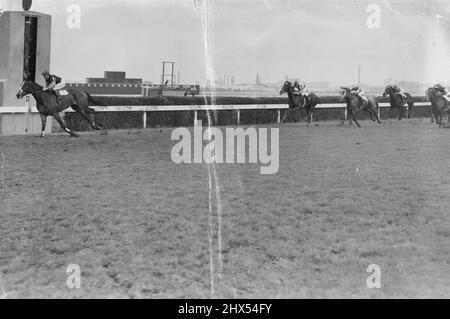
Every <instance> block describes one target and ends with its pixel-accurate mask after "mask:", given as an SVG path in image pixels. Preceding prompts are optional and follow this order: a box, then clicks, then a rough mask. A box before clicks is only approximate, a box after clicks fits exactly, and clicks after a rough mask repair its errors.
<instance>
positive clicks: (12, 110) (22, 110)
mask: <svg viewBox="0 0 450 319" xmlns="http://www.w3.org/2000/svg"><path fill="white" fill-rule="evenodd" d="M379 105H380V108H381V107H390V104H389V103H380V104H379ZM414 105H415V106H429V105H430V103H429V102H415V103H414ZM92 108H94V109H95V111H97V112H142V119H143V127H144V128H146V127H147V112H164V111H166V112H168V111H193V112H194V125H196V124H197V112H198V111H207V110H236V111H237V123H238V124H239V122H240V111H241V110H278V123H280V120H281V110H286V109H288V105H287V104H232V105H138V106H136V105H131V106H126V105H122V106H107V107H99V106H92ZM316 108H317V109H321V108H343V109H344V116H345V119H347V108H346V104H345V103H330V104H320V105H318V106H316ZM64 112H74V111H73V110H72V109H67V110H65V111H64ZM379 112H380V111H379ZM2 113H3V114H25V115H27V114H30V113H39V112H38V110H37V109H36V107H29V106H3V107H0V114H2ZM378 115H379V114H378Z"/></svg>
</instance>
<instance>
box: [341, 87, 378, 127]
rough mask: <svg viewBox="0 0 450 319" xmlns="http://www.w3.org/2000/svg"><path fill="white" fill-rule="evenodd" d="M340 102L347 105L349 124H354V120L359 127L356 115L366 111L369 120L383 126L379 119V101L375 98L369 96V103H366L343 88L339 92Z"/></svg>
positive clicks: (346, 88)
mask: <svg viewBox="0 0 450 319" xmlns="http://www.w3.org/2000/svg"><path fill="white" fill-rule="evenodd" d="M339 94H340V96H341V97H340V99H339V100H340V101H341V102H346V103H347V116H348V121H349V124H350V125H351V124H352V120H353V121H354V122H355V123H356V125H358V127H361V125H359V123H358V121H357V120H356V116H355V113H356V112H357V111H359V110H362V111H366V112H368V113H369V118H370V119H371V120H372V121H374V122H375V120H376V121H377V122H378V123H379V124H381V121H380V119H379V118H378V109H379V105H378V102H377V100H376V99H375V98H374V97H373V96H368V97H367V98H368V100H369V103H367V102H364V101H363V100H362V99H361V98H360V97H359V96H356V95H354V94H352V93H351V91H350V89H349V88H348V87H343V86H341V90H340V91H339Z"/></svg>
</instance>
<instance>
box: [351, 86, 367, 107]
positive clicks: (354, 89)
mask: <svg viewBox="0 0 450 319" xmlns="http://www.w3.org/2000/svg"><path fill="white" fill-rule="evenodd" d="M350 93H351V94H353V95H356V96H357V97H359V98H361V99H362V100H363V101H364V102H366V103H369V99H368V98H367V96H366V92H364V91H363V90H361V89H360V88H359V86H358V85H356V86H354V87H352V89H351V90H350Z"/></svg>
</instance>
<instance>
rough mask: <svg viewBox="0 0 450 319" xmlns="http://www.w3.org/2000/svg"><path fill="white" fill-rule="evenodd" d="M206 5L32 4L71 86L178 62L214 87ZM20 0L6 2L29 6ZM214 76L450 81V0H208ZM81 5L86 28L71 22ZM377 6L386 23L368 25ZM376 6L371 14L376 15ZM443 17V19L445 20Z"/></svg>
mask: <svg viewBox="0 0 450 319" xmlns="http://www.w3.org/2000/svg"><path fill="white" fill-rule="evenodd" d="M205 1H206V0H58V1H54V0H34V1H33V6H32V10H34V11H39V12H43V13H47V14H51V15H52V17H53V18H52V19H53V20H52V50H51V54H52V56H51V72H52V73H56V74H60V75H62V76H63V77H64V78H65V79H66V80H67V81H83V80H84V79H85V78H86V77H98V76H103V71H105V70H117V71H119V70H120V71H126V72H127V76H128V77H133V78H135V77H138V78H143V79H144V80H148V81H153V82H159V76H160V74H161V66H162V65H161V62H162V61H174V62H175V63H176V64H175V70H176V74H178V72H179V73H180V80H181V82H182V83H192V84H194V83H196V82H199V83H201V84H203V83H205V82H206V77H207V72H206V59H205V47H204V45H205V41H204V30H205V29H204V26H202V8H203V7H202V5H203V4H204V2H205ZM21 2H22V1H21V0H0V9H1V10H21ZM207 3H208V5H209V7H208V8H209V11H208V12H209V16H208V19H209V24H208V26H209V28H208V31H209V32H210V37H209V39H210V40H211V61H212V67H213V71H214V73H215V74H216V77H219V76H224V75H228V76H234V78H235V80H236V82H238V83H242V82H246V83H252V82H254V81H255V79H256V73H259V75H260V78H261V80H262V81H263V82H278V81H282V80H284V77H285V75H288V76H289V77H296V78H300V79H301V80H302V81H305V82H315V81H327V82H330V83H331V84H332V85H348V84H351V83H355V82H356V79H357V69H358V66H361V80H362V82H363V83H367V84H373V85H379V84H384V83H385V81H386V80H387V79H390V81H401V80H409V81H421V82H437V81H442V82H450V72H448V70H450V1H448V0H428V1H426V0H392V1H387V0H379V1H377V0H369V1H366V0H209V1H207ZM70 5H76V6H79V8H80V10H81V11H80V18H81V19H80V28H70V27H69V25H68V24H67V21H68V19H70V15H71V13H68V11H67V10H68V8H70V7H69V6H70ZM370 5H376V6H377V8H379V10H380V11H379V18H380V19H379V24H376V25H375V27H373V25H371V26H372V28H370V27H369V26H368V24H367V19H368V18H370V17H371V16H372V14H373V13H374V11H372V10H373V7H372V10H371V9H370V8H371V7H370ZM368 10H369V11H368ZM437 15H439V18H437Z"/></svg>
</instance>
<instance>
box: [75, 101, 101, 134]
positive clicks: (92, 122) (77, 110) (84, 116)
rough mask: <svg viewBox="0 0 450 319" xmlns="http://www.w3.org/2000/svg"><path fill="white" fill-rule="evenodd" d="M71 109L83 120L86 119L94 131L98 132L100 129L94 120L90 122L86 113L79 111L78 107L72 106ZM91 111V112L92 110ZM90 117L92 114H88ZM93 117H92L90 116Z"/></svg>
mask: <svg viewBox="0 0 450 319" xmlns="http://www.w3.org/2000/svg"><path fill="white" fill-rule="evenodd" d="M72 109H73V110H74V111H75V112H77V113H78V114H80V115H81V116H82V117H83V118H84V119H86V120H87V121H88V122H89V125H90V126H91V127H92V128H93V129H94V130H100V127H98V125H97V124H95V119H94V120H92V119H91V118H90V117H89V116H88V115H87V114H86V111H85V110H83V109H81V107H79V106H78V105H72ZM92 111H93V110H92ZM90 114H91V115H92V113H90ZM92 117H93V115H92Z"/></svg>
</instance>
